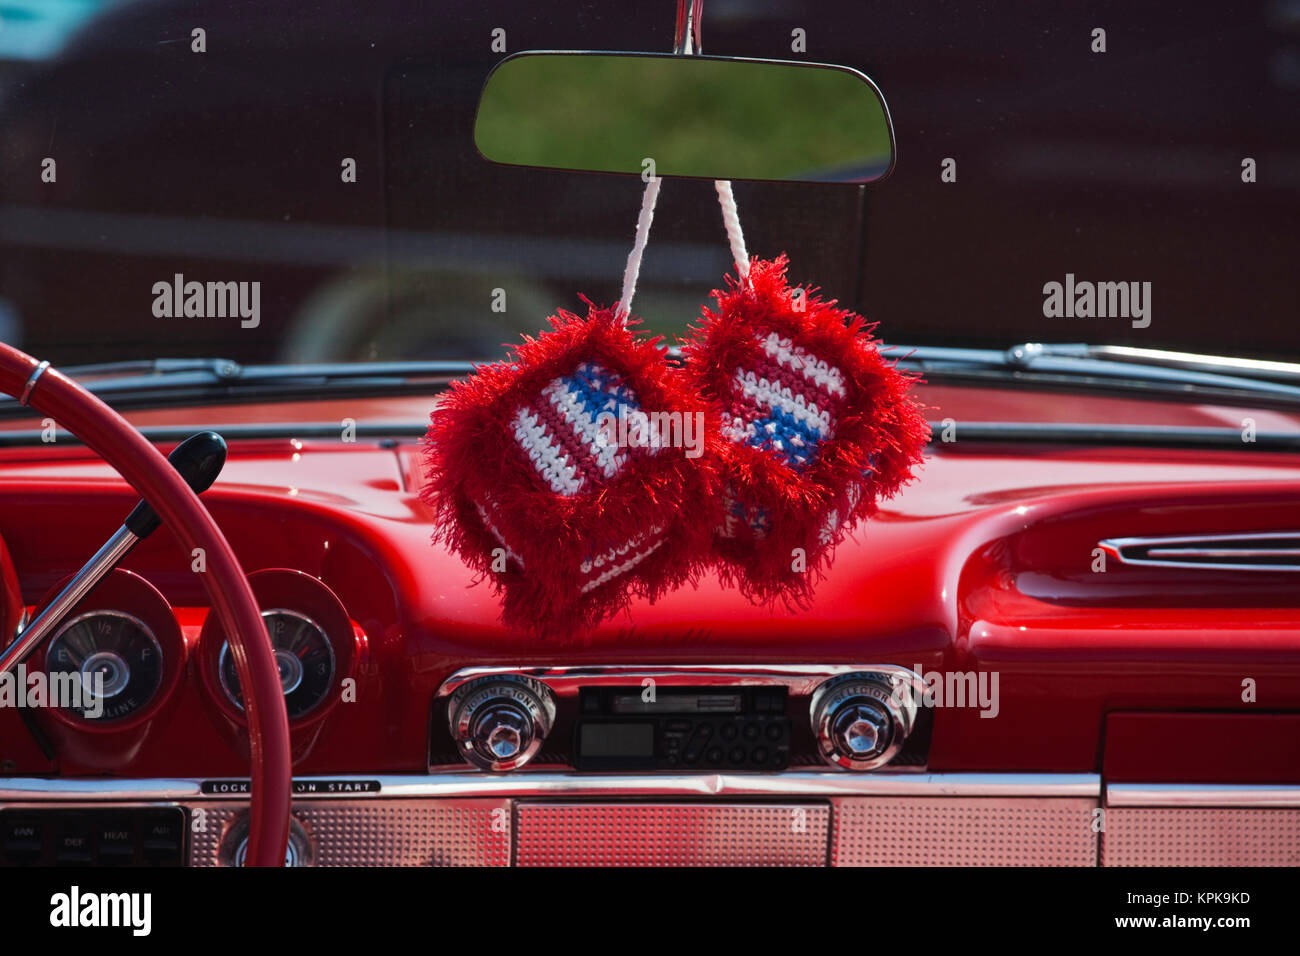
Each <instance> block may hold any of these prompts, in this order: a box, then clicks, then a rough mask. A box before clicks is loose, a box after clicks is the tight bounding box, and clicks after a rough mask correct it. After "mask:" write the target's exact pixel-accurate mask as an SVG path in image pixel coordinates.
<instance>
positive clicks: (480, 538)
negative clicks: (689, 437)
mask: <svg viewBox="0 0 1300 956" xmlns="http://www.w3.org/2000/svg"><path fill="white" fill-rule="evenodd" d="M551 324H552V327H553V328H552V330H551V331H548V332H546V333H544V334H542V335H540V336H538V337H536V338H525V340H524V342H523V343H522V344H520V345H519V346H517V347H516V349H515V351H514V354H513V355H512V356H511V357H510V359H509V360H508V361H503V362H497V363H493V364H490V365H484V366H480V367H479V368H477V369H476V370H475V374H474V375H472V376H470V377H469V378H468V379H466V380H464V381H460V382H455V383H453V385H452V387H451V389H450V390H449V392H448V393H447V394H446V395H444V396H443V397H442V399H441V400H440V402H439V404H438V406H437V407H436V408H435V409H434V412H433V415H432V416H431V422H430V428H429V434H428V437H427V439H426V455H425V462H426V467H427V471H428V474H429V481H428V484H427V485H426V486H425V488H424V489H423V490H422V492H421V498H422V499H423V500H424V501H425V502H426V503H427V504H429V505H430V507H431V508H432V509H433V513H434V521H435V524H436V530H435V533H434V542H435V544H438V545H445V546H447V547H448V548H449V549H450V550H451V551H453V552H455V553H456V554H457V555H459V556H460V558H461V559H462V560H463V561H464V562H465V564H466V565H467V566H468V567H470V568H471V569H473V570H475V571H477V572H478V574H479V575H480V577H481V578H483V579H485V580H487V581H488V582H489V583H490V584H491V585H492V586H493V587H494V588H496V589H497V591H498V592H499V593H500V594H501V597H502V618H503V620H504V621H505V623H506V624H507V625H509V626H511V627H513V628H517V629H519V630H521V631H525V632H529V633H532V634H534V635H536V636H541V637H548V638H549V637H556V638H560V639H573V638H575V637H578V636H581V635H582V634H584V633H585V632H586V631H588V630H590V628H592V627H594V626H595V625H596V624H597V623H599V622H600V621H601V620H603V619H604V618H606V617H608V616H610V615H611V614H613V613H615V612H616V611H618V610H620V609H624V608H626V607H628V605H629V603H630V602H631V600H632V599H634V598H647V599H649V600H654V599H655V598H656V597H657V596H658V595H660V594H662V593H664V592H665V591H666V590H668V589H670V588H673V587H677V586H679V585H681V584H683V583H686V582H688V581H690V580H692V579H694V577H695V576H696V575H697V574H698V573H699V571H700V570H701V569H702V568H703V567H704V566H705V565H706V562H707V561H708V559H709V555H710V550H711V545H710V539H711V528H712V525H713V524H714V523H716V522H717V521H718V520H720V518H719V516H720V513H721V499H720V496H719V495H718V493H717V460H718V458H719V455H718V449H719V448H720V446H721V442H722V439H721V437H720V436H719V434H718V430H717V428H716V426H714V427H713V428H712V430H711V431H710V432H709V434H708V435H706V436H705V446H704V453H703V454H702V456H700V457H699V458H698V459H697V460H692V459H691V458H688V457H687V456H686V455H685V453H684V452H683V451H682V450H680V449H677V448H672V447H669V445H670V444H671V443H667V442H665V441H664V440H663V436H661V435H659V434H657V433H656V432H655V428H654V427H651V425H650V419H651V418H652V417H657V416H661V415H663V416H668V417H670V418H671V416H674V415H675V416H677V420H678V421H684V419H685V416H687V415H690V416H692V420H693V421H711V420H712V419H711V417H710V416H709V415H708V414H707V406H706V404H705V403H704V402H703V400H702V399H700V398H699V397H698V395H696V394H695V393H694V392H692V390H691V389H690V388H689V384H688V383H687V382H686V381H684V380H683V379H682V378H681V376H677V375H673V374H671V373H670V369H669V366H668V363H667V360H666V357H665V354H664V350H663V349H662V347H660V346H659V345H658V344H657V342H656V341H655V340H647V339H645V338H643V337H640V336H638V335H636V334H634V332H633V331H632V330H631V329H629V327H628V323H625V322H624V320H623V319H622V317H620V316H618V315H617V314H615V313H614V311H613V310H610V309H599V308H596V307H594V306H593V307H592V308H591V311H590V312H589V313H588V314H587V315H586V316H578V315H574V314H572V313H568V312H560V313H558V314H557V316H556V317H554V318H552V320H551Z"/></svg>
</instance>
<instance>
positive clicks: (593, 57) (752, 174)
mask: <svg viewBox="0 0 1300 956" xmlns="http://www.w3.org/2000/svg"><path fill="white" fill-rule="evenodd" d="M474 143H475V145H476V146H477V147H478V151H479V152H480V153H481V154H482V155H483V157H484V158H485V159H488V160H491V161H492V162H494V163H502V164H505V165H510V166H534V167H543V168H546V169H566V170H582V171H591V172H603V173H634V174H637V175H642V174H649V175H656V176H684V177H690V178H699V179H737V180H745V179H749V180H767V181H773V180H777V181H798V182H835V183H866V182H872V181H873V180H877V179H881V178H883V177H884V176H886V175H887V174H888V173H889V171H890V169H891V168H892V167H893V163H894V135H893V126H892V124H891V123H890V120H889V110H888V108H887V107H886V106H885V98H884V97H883V96H882V95H881V93H880V91H879V90H878V89H877V88H876V86H875V84H874V83H872V82H871V80H870V79H868V78H867V77H866V76H864V75H863V74H861V73H859V72H858V71H857V70H853V69H849V68H848V67H843V66H831V65H828V64H824V63H790V62H785V61H781V60H745V59H733V58H730V57H711V56H677V55H673V54H654V53H633V54H627V53H553V52H530V53H518V54H516V55H514V56H511V57H509V58H507V59H505V60H502V61H501V62H500V63H499V64H497V66H496V68H495V69H493V71H492V73H491V74H490V75H489V76H488V79H487V83H486V84H485V85H484V87H483V94H482V96H481V98H480V99H479V107H478V116H477V118H476V120H475V123H474Z"/></svg>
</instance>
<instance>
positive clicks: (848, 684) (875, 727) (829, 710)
mask: <svg viewBox="0 0 1300 956" xmlns="http://www.w3.org/2000/svg"><path fill="white" fill-rule="evenodd" d="M913 676H915V675H912V674H911V672H910V671H908V672H904V673H897V672H891V673H883V672H882V673H874V672H864V673H857V674H844V675H842V676H840V677H834V678H832V679H830V680H828V681H826V682H824V683H823V684H822V685H821V686H820V687H818V688H817V690H816V691H815V692H814V693H813V697H812V704H811V708H812V714H811V716H812V727H813V733H814V734H816V736H817V746H818V750H819V752H820V754H821V758H822V760H824V761H826V762H827V763H828V764H830V765H831V766H834V767H842V768H844V769H845V770H871V769H873V768H875V767H880V766H883V765H884V764H886V763H888V762H889V761H890V760H892V759H893V758H894V757H895V755H897V753H898V751H899V750H901V749H902V747H903V743H904V742H905V741H906V740H907V736H908V734H910V733H911V732H912V728H913V726H915V724H916V696H917V695H916V693H915V691H916V684H915V682H914V681H912V680H911V677H913Z"/></svg>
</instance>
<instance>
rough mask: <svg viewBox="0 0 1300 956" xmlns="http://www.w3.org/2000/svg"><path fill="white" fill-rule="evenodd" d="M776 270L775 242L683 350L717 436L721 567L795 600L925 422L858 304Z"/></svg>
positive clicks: (918, 441)
mask: <svg viewBox="0 0 1300 956" xmlns="http://www.w3.org/2000/svg"><path fill="white" fill-rule="evenodd" d="M785 273H786V260H785V257H784V256H782V257H780V258H778V259H776V260H773V261H764V260H758V259H754V260H751V261H750V264H749V273H748V275H747V277H746V278H745V279H743V280H742V279H738V278H729V279H728V283H727V287H726V288H724V289H720V290H716V291H715V292H714V298H715V299H716V301H717V303H718V306H717V309H716V311H715V310H713V309H710V308H708V307H707V306H706V307H705V309H704V315H703V320H702V321H701V323H700V324H699V325H697V326H696V327H695V328H694V329H693V330H692V336H691V339H690V341H688V342H687V343H686V346H685V348H684V350H683V352H684V354H685V356H686V372H687V375H688V377H689V378H690V380H691V383H692V385H693V386H694V387H695V388H696V389H697V390H698V391H699V392H700V394H701V395H703V396H705V397H706V398H707V399H708V400H709V401H710V402H711V403H712V405H713V407H714V410H715V414H716V415H717V418H718V422H719V430H720V433H721V435H722V437H723V439H724V451H723V453H722V454H723V463H722V469H721V470H722V488H723V490H722V499H723V509H722V515H721V519H720V521H719V523H718V526H717V529H716V532H715V536H714V549H715V556H716V558H717V567H718V571H719V576H720V577H721V579H722V580H723V581H724V582H729V583H734V584H736V585H737V586H738V587H740V588H741V590H742V591H743V592H745V593H746V594H748V595H749V596H750V597H751V598H753V599H755V600H760V601H771V600H774V599H784V600H786V601H787V602H792V603H796V604H802V603H804V602H805V601H806V600H808V599H810V598H811V596H812V591H813V583H814V582H815V581H816V580H817V579H818V578H819V576H820V575H821V574H822V573H824V572H825V570H826V569H827V568H828V567H829V566H830V563H831V561H832V559H833V552H834V549H835V547H836V545H837V544H838V543H839V541H840V539H841V538H842V537H843V536H844V535H845V534H846V533H847V530H848V529H849V528H850V527H851V526H852V525H853V524H854V523H855V522H856V521H858V520H860V519H863V518H867V517H870V516H871V515H872V514H874V513H875V510H876V507H877V504H876V503H877V500H878V499H879V498H882V497H888V496H889V495H891V494H893V493H894V492H895V491H897V489H898V488H899V487H900V486H901V485H902V484H903V483H905V482H906V481H908V480H910V478H911V469H912V466H913V465H914V464H916V463H918V462H919V461H920V460H921V451H922V449H923V448H924V445H925V441H926V438H927V436H928V432H929V428H928V426H927V425H926V423H925V419H924V417H922V416H921V414H920V412H919V410H918V409H917V408H916V407H915V404H914V403H913V402H912V401H911V400H910V398H909V397H908V396H907V395H906V392H907V390H908V388H909V387H910V384H911V382H912V379H911V378H910V377H908V376H906V375H905V374H903V373H901V372H899V371H898V370H897V369H895V368H894V366H893V365H892V364H890V363H888V362H886V361H884V359H883V358H882V357H881V355H880V352H879V348H878V343H876V342H875V341H874V340H873V339H872V338H871V336H870V332H871V328H870V327H869V326H867V325H866V323H865V321H864V320H863V319H862V317H861V316H859V315H855V314H854V313H852V312H850V311H848V310H846V309H841V308H839V307H838V306H837V305H836V303H835V302H833V301H827V300H824V299H822V298H820V297H819V296H817V295H814V294H812V290H798V291H796V290H794V289H792V288H791V287H790V285H789V283H788V282H787V281H786V277H785Z"/></svg>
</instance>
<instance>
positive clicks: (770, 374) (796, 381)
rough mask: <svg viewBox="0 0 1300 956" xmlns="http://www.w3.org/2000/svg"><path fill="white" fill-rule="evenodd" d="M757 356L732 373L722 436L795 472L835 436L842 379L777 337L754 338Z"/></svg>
mask: <svg viewBox="0 0 1300 956" xmlns="http://www.w3.org/2000/svg"><path fill="white" fill-rule="evenodd" d="M754 337H755V339H757V340H758V342H759V345H760V346H761V351H760V352H759V353H758V355H757V361H755V362H754V363H753V364H752V365H751V366H749V367H740V368H737V369H736V370H735V371H734V372H733V373H732V380H733V383H734V391H733V393H732V397H731V401H730V406H729V408H728V409H727V412H728V417H727V420H726V422H725V424H724V425H723V434H724V435H726V436H727V437H728V438H730V439H731V440H732V441H737V442H742V443H744V444H747V445H751V446H753V447H755V448H767V449H771V450H772V451H774V452H776V453H777V454H778V455H780V456H781V458H782V459H783V460H784V461H785V463H786V464H787V465H789V466H790V467H791V468H793V469H794V470H795V471H802V470H803V469H804V468H805V467H806V466H807V465H808V464H809V463H810V462H811V461H812V460H813V458H815V457H816V455H817V446H818V445H820V444H821V443H822V442H823V441H825V440H826V439H828V438H830V437H831V436H832V435H833V434H834V432H835V415H836V413H837V412H838V411H839V409H840V407H841V406H842V405H843V403H844V399H845V392H844V375H843V373H841V372H840V370H839V369H838V368H836V367H835V366H834V365H831V364H830V363H829V362H827V361H826V360H825V359H820V358H818V357H817V356H815V355H813V354H811V353H810V352H808V350H807V349H804V348H802V347H800V346H799V345H796V344H795V343H794V342H793V341H791V340H790V339H789V338H784V337H782V336H781V335H780V334H779V333H777V332H772V331H767V332H759V333H757V334H755V336H754Z"/></svg>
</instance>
